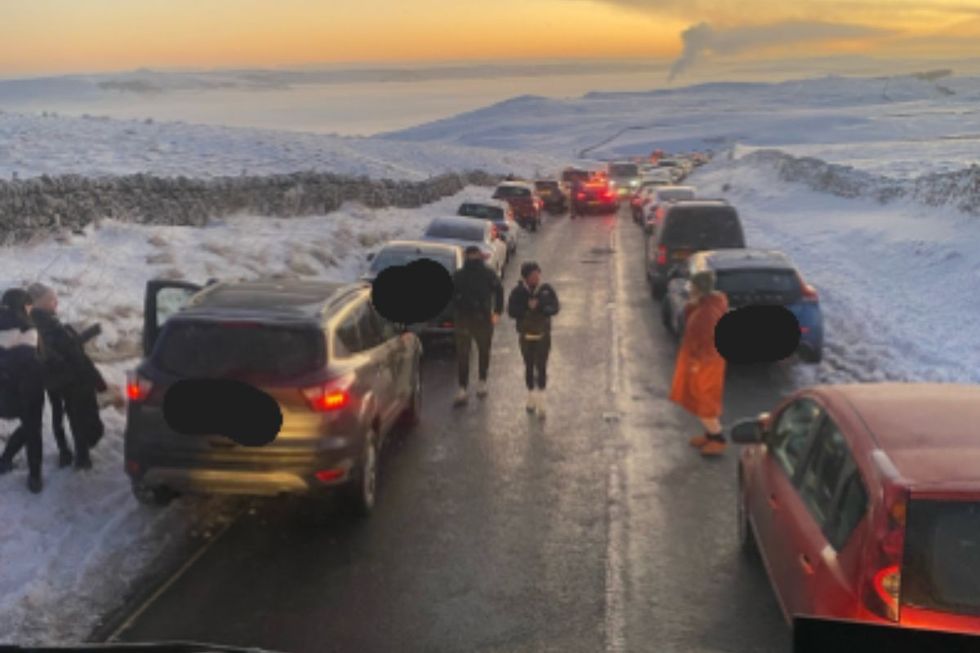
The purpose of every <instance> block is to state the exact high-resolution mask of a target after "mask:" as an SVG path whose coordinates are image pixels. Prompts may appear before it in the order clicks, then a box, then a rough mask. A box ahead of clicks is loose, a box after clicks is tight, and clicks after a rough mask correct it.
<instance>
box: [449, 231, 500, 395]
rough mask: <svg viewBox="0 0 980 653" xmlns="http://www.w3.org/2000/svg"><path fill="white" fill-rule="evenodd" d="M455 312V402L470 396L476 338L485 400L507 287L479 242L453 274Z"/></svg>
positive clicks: (480, 389)
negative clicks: (494, 335) (485, 257)
mask: <svg viewBox="0 0 980 653" xmlns="http://www.w3.org/2000/svg"><path fill="white" fill-rule="evenodd" d="M453 311H454V314H455V316H454V317H455V319H454V324H455V340H456V361H457V366H458V371H459V391H458V392H457V394H456V399H455V401H454V403H455V405H457V406H461V405H463V404H465V403H466V402H467V400H468V398H469V397H468V394H467V387H468V386H469V380H470V347H471V344H472V341H476V348H477V353H478V358H479V375H478V376H479V381H478V385H477V391H476V394H477V396H478V397H480V398H481V399H482V398H484V397H486V396H487V372H488V371H489V369H490V344H491V342H492V340H493V327H494V325H496V324H497V322H499V321H500V314H501V313H503V312H504V288H503V286H501V285H500V279H498V278H497V273H496V272H494V271H493V270H491V269H490V268H489V267H487V264H486V263H485V262H484V260H483V252H482V251H480V248H479V247H476V246H475V245H471V246H469V247H467V248H466V262H465V263H464V264H463V267H462V268H460V269H459V270H457V271H456V273H455V274H454V275H453Z"/></svg>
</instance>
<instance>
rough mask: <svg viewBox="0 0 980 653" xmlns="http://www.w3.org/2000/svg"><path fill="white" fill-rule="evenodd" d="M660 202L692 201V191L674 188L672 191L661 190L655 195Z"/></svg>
mask: <svg viewBox="0 0 980 653" xmlns="http://www.w3.org/2000/svg"><path fill="white" fill-rule="evenodd" d="M657 197H658V198H659V200H660V201H661V202H676V201H678V200H693V199H694V191H692V190H688V189H686V188H675V189H672V190H662V191H659V192H658V193H657Z"/></svg>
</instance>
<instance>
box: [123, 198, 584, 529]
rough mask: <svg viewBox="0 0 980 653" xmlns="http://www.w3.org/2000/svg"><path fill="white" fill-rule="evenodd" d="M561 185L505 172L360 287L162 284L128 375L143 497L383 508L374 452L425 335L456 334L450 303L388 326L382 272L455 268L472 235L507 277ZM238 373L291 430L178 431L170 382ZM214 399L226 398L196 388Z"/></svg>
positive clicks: (149, 297) (131, 466) (394, 248)
mask: <svg viewBox="0 0 980 653" xmlns="http://www.w3.org/2000/svg"><path fill="white" fill-rule="evenodd" d="M539 185H540V187H541V190H542V191H543V190H549V189H550V190H554V188H555V186H558V191H559V192H561V188H560V185H559V184H558V183H557V182H554V184H552V182H549V181H547V180H543V181H540V182H536V183H530V182H525V181H516V180H515V181H507V182H504V183H501V184H500V185H499V186H498V187H497V189H496V190H495V191H494V193H493V199H482V198H481V199H471V200H467V201H464V202H463V203H462V204H460V206H459V209H458V210H457V214H456V215H453V216H444V217H437V218H435V219H433V220H432V221H431V222H430V223H429V225H428V226H427V227H426V229H425V230H424V231H423V233H422V234H421V235H420V237H419V238H418V239H416V240H398V241H391V242H388V243H385V244H384V245H383V246H382V247H381V248H380V249H379V250H378V251H376V252H373V253H372V254H370V255H369V260H370V269H369V271H368V273H367V274H366V275H365V276H364V277H363V278H361V279H359V280H358V281H355V282H353V283H329V282H321V281H296V280H273V281H250V282H230V281H229V282H213V283H208V284H194V283H188V282H184V281H165V280H154V281H150V282H149V283H148V284H147V288H146V295H145V298H144V328H143V331H144V341H143V355H144V358H143V360H142V361H141V362H140V364H139V366H138V367H137V368H136V369H135V370H134V371H132V372H131V373H130V374H129V375H128V379H127V385H126V392H127V395H128V398H129V405H128V408H127V416H126V429H125V433H124V438H125V459H126V463H125V468H126V472H127V474H128V475H129V477H130V479H131V482H132V489H133V494H134V495H135V496H136V498H137V499H138V500H139V501H141V502H143V503H147V504H155V505H161V504H166V503H169V502H170V501H171V500H172V499H174V498H175V497H177V496H179V495H180V494H219V493H220V494H248V495H278V494H284V493H288V494H300V495H305V496H308V497H313V498H327V497H333V496H335V495H338V494H339V495H340V496H341V497H342V498H343V499H344V501H345V503H346V505H348V506H349V507H350V508H351V509H352V510H353V512H355V513H356V514H360V515H367V514H369V513H370V512H371V511H372V509H373V507H374V504H375V500H376V492H377V482H378V477H377V474H378V458H379V456H380V454H381V451H382V449H383V447H384V445H385V443H386V442H387V441H388V438H389V435H390V433H391V432H392V430H393V428H394V427H395V426H396V425H398V424H404V425H407V426H411V425H414V424H415V423H416V422H417V421H418V419H419V416H420V414H421V409H422V383H421V378H420V367H421V366H420V359H421V356H422V351H423V347H422V339H429V338H433V337H435V338H442V337H445V336H451V335H452V333H453V322H452V313H451V307H449V306H447V307H446V309H445V311H443V313H442V314H441V315H438V316H436V317H435V318H434V319H432V320H431V321H430V322H429V323H427V324H425V325H413V326H412V327H411V328H408V327H405V326H404V325H397V324H393V323H391V322H390V321H389V320H387V319H386V318H385V317H383V316H382V315H381V314H380V313H378V312H377V311H376V310H375V308H374V306H373V305H372V303H371V285H370V282H371V281H372V280H373V278H374V277H375V276H377V274H378V273H380V272H381V271H382V270H384V269H387V268H389V267H391V266H396V265H405V264H407V263H410V262H412V261H415V260H418V259H420V258H427V259H431V260H433V261H436V262H437V263H440V264H441V265H443V266H444V267H445V268H446V271H447V272H448V273H450V274H452V273H454V272H455V271H456V270H458V269H460V267H462V264H463V251H464V249H465V248H466V247H468V246H470V245H475V246H477V247H479V248H480V249H481V251H482V252H483V255H484V259H485V260H486V262H487V265H488V266H489V267H490V268H491V269H493V270H494V271H495V272H496V273H497V274H498V275H499V276H500V277H501V278H503V277H504V276H505V274H506V268H507V263H508V261H509V260H510V258H511V257H512V256H513V255H514V253H515V252H516V251H517V248H518V246H519V238H518V231H519V230H520V228H522V227H523V228H524V229H526V230H528V231H536V230H537V229H538V228H539V226H540V224H541V214H542V211H544V210H563V208H564V207H565V206H567V202H564V201H563V200H561V199H560V198H557V197H556V196H551V197H548V198H547V200H545V199H542V198H541V197H540V196H539V194H538V191H537V188H538V186H539ZM191 378H220V379H231V380H237V381H241V382H243V383H247V384H249V385H251V386H254V387H256V388H258V389H260V390H262V391H264V392H265V393H266V394H268V395H269V396H271V397H272V398H273V399H275V401H276V403H277V405H278V407H279V409H280V411H281V414H282V427H281V429H280V431H279V434H278V436H277V437H276V438H275V440H274V441H273V442H272V443H270V444H268V445H266V446H262V447H249V446H245V445H243V444H241V443H240V441H239V440H242V439H243V438H232V437H228V436H226V435H223V434H221V433H208V434H199V433H182V432H179V431H177V430H176V429H175V428H174V427H173V425H172V422H173V420H170V419H168V418H167V404H166V400H165V398H166V395H167V391H168V390H169V389H170V388H172V387H173V386H174V385H175V384H177V383H179V382H180V381H181V380H184V379H191ZM200 402H201V405H202V406H204V407H206V406H208V405H209V404H210V405H214V404H215V403H218V402H220V397H213V398H208V397H201V398H200Z"/></svg>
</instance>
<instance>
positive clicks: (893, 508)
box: [864, 484, 908, 622]
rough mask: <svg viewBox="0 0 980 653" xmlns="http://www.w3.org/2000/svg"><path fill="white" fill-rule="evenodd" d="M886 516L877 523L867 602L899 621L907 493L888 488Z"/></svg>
mask: <svg viewBox="0 0 980 653" xmlns="http://www.w3.org/2000/svg"><path fill="white" fill-rule="evenodd" d="M884 506H885V512H884V514H883V515H881V516H880V517H879V518H878V519H877V524H876V528H875V534H874V538H873V541H874V544H873V545H872V551H871V554H870V557H871V559H870V561H869V562H870V566H869V572H868V578H867V581H866V587H865V592H864V601H865V604H866V606H867V608H868V609H869V610H870V611H872V612H874V613H875V614H877V615H879V616H881V617H883V618H885V619H888V620H890V621H896V622H897V621H898V618H899V605H898V599H899V595H900V594H901V589H902V571H901V570H902V550H903V548H904V546H905V515H906V511H907V509H908V494H907V492H906V491H905V490H904V489H902V488H900V487H897V486H895V485H891V484H886V485H885V487H884Z"/></svg>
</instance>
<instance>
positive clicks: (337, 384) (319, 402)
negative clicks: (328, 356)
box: [303, 375, 354, 413]
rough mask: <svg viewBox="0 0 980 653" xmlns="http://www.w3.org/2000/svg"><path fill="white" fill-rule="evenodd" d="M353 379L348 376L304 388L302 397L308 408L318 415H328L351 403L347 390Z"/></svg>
mask: <svg viewBox="0 0 980 653" xmlns="http://www.w3.org/2000/svg"><path fill="white" fill-rule="evenodd" d="M353 378H354V377H353V376H352V375H348V376H346V377H344V378H342V379H340V380H336V381H329V382H327V383H324V384H321V385H316V386H313V387H312V388H304V389H303V396H304V397H305V398H306V402H307V403H308V404H309V406H310V408H311V409H313V410H314V411H316V412H318V413H330V412H333V411H336V410H340V409H341V408H346V407H347V406H348V405H350V402H351V395H350V391H349V389H348V388H349V386H350V383H351V382H352V381H353Z"/></svg>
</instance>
